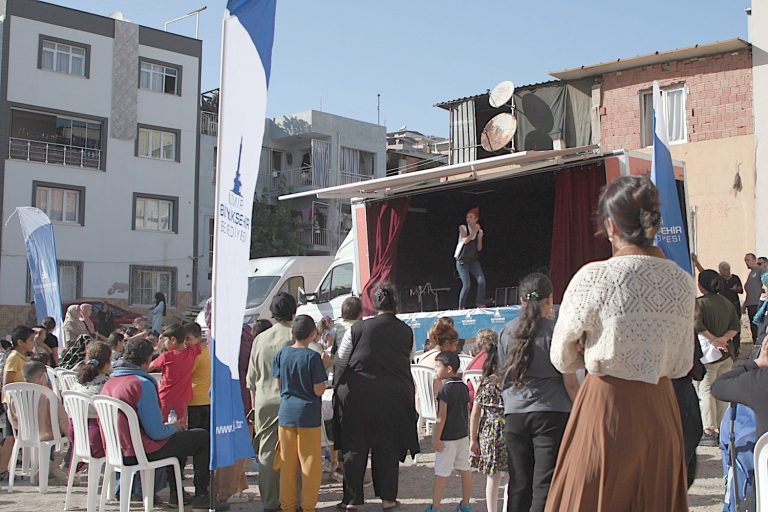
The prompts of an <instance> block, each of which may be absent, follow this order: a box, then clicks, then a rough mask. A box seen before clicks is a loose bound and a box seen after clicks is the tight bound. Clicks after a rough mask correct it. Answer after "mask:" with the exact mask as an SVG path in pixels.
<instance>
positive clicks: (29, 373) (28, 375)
mask: <svg viewBox="0 0 768 512" xmlns="http://www.w3.org/2000/svg"><path fill="white" fill-rule="evenodd" d="M44 373H45V364H44V363H41V362H40V361H28V362H26V363H24V366H22V367H21V375H22V376H23V377H24V381H25V382H32V381H33V380H35V379H36V378H37V377H38V376H39V375H42V374H44Z"/></svg>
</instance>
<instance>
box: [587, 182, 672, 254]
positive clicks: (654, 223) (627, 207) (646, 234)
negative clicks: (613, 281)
mask: <svg viewBox="0 0 768 512" xmlns="http://www.w3.org/2000/svg"><path fill="white" fill-rule="evenodd" d="M608 219H611V220H612V221H613V223H614V224H615V225H616V227H617V228H618V230H619V232H620V233H621V238H622V239H623V240H624V241H626V242H629V243H630V244H632V245H636V246H639V247H651V246H652V245H653V240H654V238H655V237H656V232H657V231H658V230H659V226H660V224H661V214H660V213H659V190H658V189H657V188H656V185H654V184H653V183H652V182H651V180H650V178H649V177H648V176H621V177H620V178H616V179H615V180H614V181H613V182H611V183H610V184H609V185H606V186H605V188H603V191H602V193H601V194H600V201H599V202H598V205H597V221H598V234H602V235H606V236H608V235H610V233H607V232H606V227H605V222H606V221H607V220H608Z"/></svg>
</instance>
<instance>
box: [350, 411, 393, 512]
mask: <svg viewBox="0 0 768 512" xmlns="http://www.w3.org/2000/svg"><path fill="white" fill-rule="evenodd" d="M359 423H360V424H359V425H355V428H352V427H351V426H350V425H347V424H346V423H345V424H344V425H343V428H342V446H343V450H342V452H341V456H342V462H343V463H344V498H343V499H342V501H343V502H344V503H347V504H349V505H362V504H363V503H364V502H365V494H364V492H363V478H364V476H365V467H366V466H367V465H368V454H369V453H370V454H371V476H372V477H373V490H374V493H375V494H376V496H378V497H380V498H381V499H382V500H383V501H395V500H396V499H397V490H398V483H399V482H398V477H399V470H400V467H399V464H400V460H399V454H398V450H397V445H396V440H395V439H394V437H393V436H392V434H391V433H390V432H386V431H383V429H382V427H381V425H377V424H374V423H373V422H372V421H370V420H368V419H361V421H360V422H359Z"/></svg>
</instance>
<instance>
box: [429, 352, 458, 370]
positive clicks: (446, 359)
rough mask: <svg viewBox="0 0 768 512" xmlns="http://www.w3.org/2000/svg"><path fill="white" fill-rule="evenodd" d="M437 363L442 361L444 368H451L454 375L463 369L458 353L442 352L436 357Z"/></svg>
mask: <svg viewBox="0 0 768 512" xmlns="http://www.w3.org/2000/svg"><path fill="white" fill-rule="evenodd" d="M435 361H440V362H441V363H443V366H448V367H450V368H451V369H452V370H453V373H459V370H460V369H461V360H460V359H459V354H457V353H456V352H440V353H439V354H437V355H436V356H435Z"/></svg>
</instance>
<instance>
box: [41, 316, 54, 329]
mask: <svg viewBox="0 0 768 512" xmlns="http://www.w3.org/2000/svg"><path fill="white" fill-rule="evenodd" d="M43 327H45V330H46V331H48V332H51V331H52V330H54V329H55V328H56V320H54V319H53V317H50V316H47V317H45V318H43Z"/></svg>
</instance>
